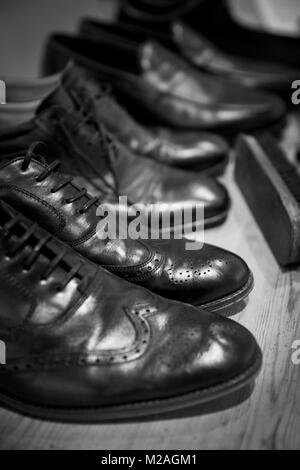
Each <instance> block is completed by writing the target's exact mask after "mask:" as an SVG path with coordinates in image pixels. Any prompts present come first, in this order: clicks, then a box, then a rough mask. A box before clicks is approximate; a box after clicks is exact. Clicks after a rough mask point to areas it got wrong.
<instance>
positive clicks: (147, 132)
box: [62, 66, 229, 171]
mask: <svg viewBox="0 0 300 470" xmlns="http://www.w3.org/2000/svg"><path fill="white" fill-rule="evenodd" d="M62 80H63V85H64V87H65V89H66V90H67V91H68V90H71V91H72V92H73V93H74V92H76V93H77V99H78V100H79V101H80V102H81V103H82V104H83V106H84V105H86V106H87V107H88V108H91V107H92V108H93V109H94V110H95V113H96V115H97V117H98V119H99V121H100V122H101V123H102V124H103V125H105V127H106V128H107V129H108V131H109V132H110V133H111V134H112V135H113V136H114V137H115V138H116V139H118V140H119V141H120V142H121V143H122V144H123V145H125V146H126V147H127V148H128V149H129V150H131V151H132V152H134V153H136V154H139V155H142V156H145V157H149V158H153V159H154V160H157V161H159V162H161V163H165V164H167V165H171V166H175V167H179V168H186V169H195V170H198V171H201V170H206V169H209V168H211V167H212V166H216V165H223V166H224V165H225V164H226V161H227V155H228V152H229V148H228V145H227V143H226V141H225V140H224V139H222V138H221V137H219V136H218V135H214V134H210V133H204V132H200V133H188V132H182V133H181V132H172V131H171V130H168V129H152V130H151V129H150V128H146V127H145V126H142V125H140V124H139V123H138V122H137V121H135V120H134V118H133V117H132V116H131V115H130V114H129V113H128V112H127V111H126V110H125V108H123V107H122V106H121V105H120V104H119V103H118V102H117V101H116V100H115V99H114V98H113V96H112V95H111V93H110V90H109V89H108V90H107V87H109V85H107V84H105V83H104V82H103V83H101V81H99V80H97V79H96V78H93V77H92V76H91V75H89V74H88V73H87V72H86V71H85V70H84V69H80V68H77V67H75V66H71V67H68V68H67V70H66V71H65V72H64V74H63V79H62Z"/></svg>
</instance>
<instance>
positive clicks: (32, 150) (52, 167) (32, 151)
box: [21, 142, 99, 214]
mask: <svg viewBox="0 0 300 470" xmlns="http://www.w3.org/2000/svg"><path fill="white" fill-rule="evenodd" d="M38 148H43V149H45V144H44V143H43V142H34V143H33V144H32V145H31V146H30V147H29V149H28V151H27V154H26V156H25V157H24V159H23V161H22V165H21V171H26V170H27V169H28V167H29V165H30V163H31V160H32V159H33V158H43V155H40V154H38V153H36V151H37V150H38ZM60 166H61V162H60V161H59V160H55V161H54V162H52V163H50V164H49V165H47V167H46V168H45V169H44V170H43V171H42V172H41V173H40V174H39V176H37V178H36V181H37V183H40V182H42V181H44V180H45V179H47V178H48V176H49V175H51V173H55V172H57V170H58V169H59V167H60ZM68 185H71V186H72V188H73V189H74V190H76V194H74V196H72V197H69V198H68V199H65V203H66V204H73V203H74V202H76V201H79V200H80V199H82V198H83V197H84V198H87V202H86V203H85V204H84V205H83V206H82V207H81V208H80V209H79V210H78V212H79V213H80V214H85V213H86V212H87V211H88V210H89V209H90V208H91V207H92V206H94V205H98V203H99V198H98V197H92V196H90V195H89V193H88V192H87V190H86V189H85V188H82V189H79V188H78V187H77V186H76V185H75V184H74V183H73V178H72V177H71V176H70V177H66V178H63V179H62V181H61V182H59V183H58V184H57V185H55V186H54V187H53V188H52V189H51V192H52V193H56V192H58V191H59V190H61V189H62V188H64V187H66V186H68Z"/></svg>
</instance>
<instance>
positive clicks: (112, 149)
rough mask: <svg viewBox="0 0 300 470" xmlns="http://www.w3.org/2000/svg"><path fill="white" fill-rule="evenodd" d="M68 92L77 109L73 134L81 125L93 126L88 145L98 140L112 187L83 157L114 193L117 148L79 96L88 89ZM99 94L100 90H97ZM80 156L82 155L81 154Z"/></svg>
mask: <svg viewBox="0 0 300 470" xmlns="http://www.w3.org/2000/svg"><path fill="white" fill-rule="evenodd" d="M68 93H69V94H70V95H71V98H72V100H73V103H74V105H75V106H76V108H77V110H78V116H79V119H78V122H77V124H75V126H74V128H73V131H72V132H73V134H74V135H76V134H77V133H78V132H79V130H80V129H81V128H82V126H85V125H87V124H89V125H91V127H93V128H94V134H93V135H92V137H91V138H90V140H89V141H88V145H90V146H94V145H96V144H97V143H98V142H99V143H100V146H102V148H103V152H102V156H103V157H104V158H106V162H107V164H108V168H109V170H110V172H111V174H112V176H113V180H114V187H113V186H112V185H111V184H110V183H109V182H108V181H106V180H105V179H104V178H103V177H102V175H101V174H99V170H98V169H97V168H96V167H94V166H93V164H92V162H91V161H90V160H89V159H88V158H87V159H86V158H85V160H86V161H88V164H89V165H90V166H93V169H94V171H95V172H96V173H97V174H98V175H99V177H100V178H101V180H102V181H103V182H104V183H105V184H106V185H107V186H108V188H109V189H110V190H111V191H114V192H115V193H117V192H118V179H117V176H116V172H115V169H114V163H115V161H116V160H117V158H118V156H119V153H118V149H117V147H116V145H115V143H114V139H113V137H112V136H111V135H110V133H109V132H108V131H107V129H105V128H104V126H103V125H102V124H101V123H100V122H99V121H98V119H97V116H96V113H95V112H94V110H93V109H91V110H89V111H87V105H86V104H85V103H84V101H83V99H82V98H81V96H80V93H82V94H83V95H84V96H85V97H86V96H87V95H88V91H87V90H86V89H85V88H84V87H80V88H79V93H78V92H76V91H75V90H74V89H73V90H68ZM99 96H100V92H99ZM88 98H90V99H91V100H92V97H91V96H89V95H88ZM82 157H84V156H83V155H82Z"/></svg>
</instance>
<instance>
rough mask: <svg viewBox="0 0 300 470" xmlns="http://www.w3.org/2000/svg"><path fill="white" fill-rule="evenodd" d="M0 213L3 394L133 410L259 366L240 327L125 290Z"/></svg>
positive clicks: (32, 227)
mask: <svg viewBox="0 0 300 470" xmlns="http://www.w3.org/2000/svg"><path fill="white" fill-rule="evenodd" d="M0 212H1V217H0V259H1V263H0V265H1V268H0V278H1V283H0V297H1V311H0V334H1V339H2V340H3V341H5V343H6V345H7V364H6V365H5V366H1V367H0V376H1V385H0V393H1V394H2V396H3V394H4V395H8V396H10V397H13V398H15V399H17V400H21V401H22V402H25V403H26V402H27V403H30V404H33V405H35V406H42V407H48V408H61V409H72V408H73V409H75V408H76V409H78V410H84V409H88V408H91V407H95V408H96V407H101V406H113V405H121V404H133V403H136V404H138V403H140V402H144V401H145V400H146V401H147V400H153V399H163V398H167V397H172V396H176V395H180V394H184V393H188V392H191V391H195V390H205V389H206V388H207V387H210V386H213V385H218V384H226V381H229V380H230V379H233V378H235V377H238V376H239V375H240V374H243V373H245V372H247V371H248V370H249V369H251V367H253V366H254V365H255V364H256V365H255V367H256V369H257V367H259V362H260V352H259V348H258V346H257V344H256V342H255V340H254V338H253V337H252V335H251V334H250V333H249V332H247V331H246V330H245V329H244V328H243V327H241V326H239V325H238V324H235V323H233V322H231V321H230V320H227V319H222V318H221V317H219V316H216V315H212V314H208V313H205V312H200V311H199V310H197V309H195V308H193V307H190V306H188V305H184V304H180V303H176V302H170V301H168V300H166V299H163V298H161V297H158V296H156V295H154V294H153V293H150V292H149V291H147V290H144V289H142V288H138V287H136V286H134V285H133V284H128V283H126V282H125V281H122V280H120V279H118V278H116V277H114V276H113V275H112V274H109V273H107V272H106V271H104V270H103V269H101V268H99V267H96V266H95V265H93V264H92V263H89V262H88V261H87V260H84V259H83V258H81V257H80V255H79V254H77V253H76V252H74V251H72V250H70V249H69V248H67V247H66V246H65V245H64V244H62V243H61V242H59V241H58V240H56V239H53V238H51V237H50V236H49V234H48V233H47V232H45V231H43V230H41V229H40V228H39V227H38V226H37V224H32V223H30V222H29V221H28V220H26V219H25V218H24V217H22V216H20V214H19V213H18V212H16V211H15V210H14V209H12V208H10V207H9V206H7V205H6V204H3V203H2V204H1V206H0ZM62 284H64V286H63V285H62ZM44 410H45V413H46V408H44Z"/></svg>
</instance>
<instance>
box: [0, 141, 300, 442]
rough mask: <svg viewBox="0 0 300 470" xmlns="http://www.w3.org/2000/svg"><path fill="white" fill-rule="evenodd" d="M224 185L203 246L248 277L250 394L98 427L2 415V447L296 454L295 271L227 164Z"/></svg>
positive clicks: (299, 327)
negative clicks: (244, 269) (253, 369)
mask: <svg viewBox="0 0 300 470" xmlns="http://www.w3.org/2000/svg"><path fill="white" fill-rule="evenodd" d="M293 134H295V132H291V133H290V138H289V142H292V140H293V138H292V135H293ZM225 180H226V182H227V186H228V187H229V190H230V193H231V197H232V200H233V208H232V211H231V214H230V217H229V219H228V221H227V222H226V224H225V225H223V226H222V227H221V228H216V229H213V230H211V231H208V232H207V234H206V241H207V242H210V243H214V244H216V245H220V246H222V247H224V248H227V249H230V250H232V251H234V252H236V253H238V254H239V255H241V256H242V257H243V258H244V259H245V260H246V261H247V262H248V264H249V266H250V267H251V269H252V271H253V273H254V278H255V288H254V291H253V292H252V294H251V296H250V301H249V303H248V305H247V307H246V308H245V310H244V311H242V312H241V313H240V314H238V315H237V316H236V317H235V319H236V320H237V321H238V322H240V323H241V324H243V325H244V326H246V327H247V328H249V329H250V330H251V331H252V333H254V335H255V337H256V338H257V341H258V342H259V344H260V346H261V348H262V350H263V353H264V364H263V369H262V371H261V374H260V375H259V377H258V379H257V382H256V386H255V388H254V390H253V393H252V395H250V397H249V398H247V399H245V398H246V397H247V394H246V396H239V397H232V399H230V400H228V403H225V404H221V403H219V404H217V407H216V408H217V409H218V408H221V407H222V406H223V407H225V408H226V407H228V406H229V405H230V404H231V408H230V409H225V410H224V409H223V410H219V411H215V412H213V409H211V410H199V409H193V410H189V411H188V412H184V413H182V414H181V415H178V414H177V415H169V416H166V417H164V418H163V419H162V418H160V419H159V418H155V417H153V419H152V420H150V421H147V422H143V421H140V422H131V423H123V424H105V425H104V424H103V425H98V426H96V425H93V426H89V425H85V426H82V425H71V426H69V425H62V424H56V423H48V422H41V421H37V420H32V419H28V418H24V417H21V416H18V415H17V414H14V413H11V412H8V411H5V410H3V409H0V447H1V448H6V449H7V448H8V449H98V450H108V449H112V450H114V449H128V450H130V449H134V450H137V449H165V450H170V449H180V450H183V449H187V450H188V449H299V448H300V366H296V365H293V363H292V360H291V356H292V353H293V350H292V345H293V342H294V341H295V340H300V296H299V292H300V270H298V271H297V270H293V271H286V272H283V271H282V270H281V269H280V268H279V266H278V264H277V263H276V261H275V259H274V257H273V255H272V253H271V252H270V250H269V248H268V246H267V245H266V243H265V241H264V239H263V237H262V235H261V233H260V231H259V229H258V227H257V225H256V223H255V221H254V219H253V217H252V215H251V214H250V212H249V210H248V208H247V205H246V203H245V201H244V200H243V198H242V196H241V194H240V192H239V190H238V189H237V187H236V185H235V184H234V182H233V179H232V166H231V167H230V168H229V170H228V174H227V175H226V177H225ZM274 229H276V228H275V227H274ZM248 394H249V393H248ZM243 400H244V401H243ZM238 402H241V403H240V404H237V405H235V406H234V404H235V403H238ZM212 408H213V407H212Z"/></svg>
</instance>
